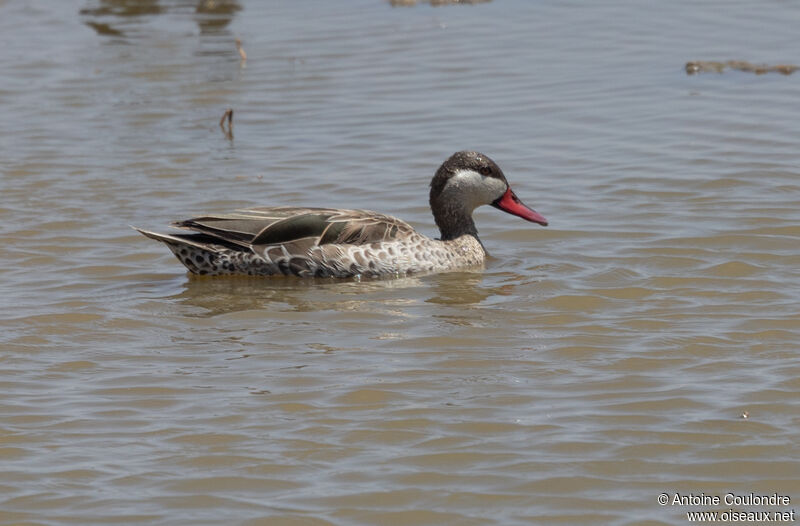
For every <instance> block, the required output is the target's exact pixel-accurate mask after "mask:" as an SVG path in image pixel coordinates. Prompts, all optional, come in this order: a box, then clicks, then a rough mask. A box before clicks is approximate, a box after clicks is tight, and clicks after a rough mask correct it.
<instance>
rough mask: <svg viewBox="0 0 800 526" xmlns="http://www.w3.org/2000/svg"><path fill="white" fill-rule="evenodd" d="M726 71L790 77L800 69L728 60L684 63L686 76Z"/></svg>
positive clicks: (789, 65)
mask: <svg viewBox="0 0 800 526" xmlns="http://www.w3.org/2000/svg"><path fill="white" fill-rule="evenodd" d="M726 69H735V70H738V71H747V72H750V73H755V74H756V75H763V74H765V73H769V72H773V71H774V72H776V73H780V74H782V75H791V74H792V73H794V72H795V71H797V70H798V69H800V68H798V66H795V65H793V64H777V65H775V66H769V65H767V64H752V63H750V62H747V61H744V60H729V61H727V62H714V61H710V60H693V61H690V62H687V63H686V74H687V75H696V74H697V73H722V72H723V71H725V70H726Z"/></svg>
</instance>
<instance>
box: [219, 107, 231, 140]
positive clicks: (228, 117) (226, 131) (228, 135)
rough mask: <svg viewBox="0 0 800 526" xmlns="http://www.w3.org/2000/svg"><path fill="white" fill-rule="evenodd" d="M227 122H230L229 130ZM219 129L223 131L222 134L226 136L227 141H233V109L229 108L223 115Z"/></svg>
mask: <svg viewBox="0 0 800 526" xmlns="http://www.w3.org/2000/svg"><path fill="white" fill-rule="evenodd" d="M226 120H227V121H228V127H227V128H226V127H225V121H226ZM219 127H220V129H222V133H224V134H225V138H226V139H233V108H228V109H227V110H225V113H223V114H222V118H221V119H220V120H219Z"/></svg>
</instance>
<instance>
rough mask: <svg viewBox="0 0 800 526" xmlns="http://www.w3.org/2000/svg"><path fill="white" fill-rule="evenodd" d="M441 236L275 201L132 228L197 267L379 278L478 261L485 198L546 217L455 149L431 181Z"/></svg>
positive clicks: (377, 218)
mask: <svg viewBox="0 0 800 526" xmlns="http://www.w3.org/2000/svg"><path fill="white" fill-rule="evenodd" d="M430 203H431V208H432V211H433V215H434V219H435V220H436V224H437V225H438V226H439V229H440V231H441V234H442V236H441V239H431V238H428V237H426V236H423V235H421V234H419V233H417V232H416V231H415V230H414V229H413V228H411V226H410V225H408V224H407V223H405V222H404V221H401V220H399V219H396V218H394V217H391V216H386V215H383V214H378V213H376V212H371V211H368V210H339V209H330V208H297V207H273V208H254V209H247V210H239V211H236V212H233V213H230V214H223V215H207V216H202V217H197V218H193V219H188V220H184V221H178V222H176V223H174V224H173V226H174V227H176V228H179V229H183V230H188V231H190V232H189V233H175V234H162V233H158V232H152V231H148V230H142V229H139V228H137V230H138V231H139V232H141V233H142V234H144V235H145V236H147V237H149V238H151V239H155V240H157V241H161V242H163V243H164V244H165V245H167V246H168V247H169V249H170V250H171V251H172V253H173V254H175V256H176V257H177V258H178V260H179V261H180V262H181V263H183V264H184V266H185V267H186V268H187V269H189V271H190V272H192V273H194V274H199V275H210V276H219V275H237V274H238V275H251V276H273V275H286V276H299V277H353V276H364V277H379V276H401V275H407V274H415V273H421V272H444V271H449V270H457V269H464V268H469V267H476V266H480V265H482V264H483V262H484V260H485V257H486V252H485V250H484V248H483V245H482V244H481V242H480V240H479V239H478V232H477V229H476V228H475V224H474V222H473V221H472V211H473V210H474V209H475V208H476V207H477V206H480V205H483V204H491V205H493V206H495V207H497V208H500V209H502V210H504V211H506V212H508V213H511V214H513V215H517V216H520V217H522V218H523V219H527V220H528V221H534V222H538V223H540V224H546V220H545V219H544V218H543V217H542V216H540V215H539V214H537V213H536V212H534V211H533V210H531V209H529V208H528V207H526V206H525V205H523V204H522V202H521V201H519V199H518V198H517V197H516V195H514V193H513V192H512V191H511V189H510V188H509V187H508V183H507V182H506V179H505V176H504V175H503V173H502V172H501V171H500V168H499V167H497V165H496V164H495V163H494V162H493V161H492V160H491V159H489V158H488V157H486V156H485V155H482V154H479V153H476V152H458V153H456V154H454V155H453V156H452V157H451V158H450V159H448V160H447V161H445V163H444V164H443V165H442V166H441V167H440V168H439V170H438V171H437V172H436V176H435V177H434V179H433V181H432V182H431V193H430Z"/></svg>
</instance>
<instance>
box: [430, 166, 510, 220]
mask: <svg viewBox="0 0 800 526" xmlns="http://www.w3.org/2000/svg"><path fill="white" fill-rule="evenodd" d="M506 189H507V186H506V183H504V182H503V181H501V180H500V179H497V178H495V177H486V176H483V175H481V174H479V173H478V172H476V171H474V170H459V171H458V172H456V173H455V175H453V177H451V178H450V179H448V181H447V184H445V187H444V191H443V192H442V193H443V194H444V193H446V194H449V195H450V198H451V199H459V200H461V201H462V202H464V203H465V204H467V205H468V206H469V208H471V209H472V210H474V209H475V208H477V207H479V206H481V205H488V204H491V203H493V202H494V201H495V200H497V199H499V198H500V197H502V196H503V194H504V193H506Z"/></svg>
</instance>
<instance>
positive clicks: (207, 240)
mask: <svg viewBox="0 0 800 526" xmlns="http://www.w3.org/2000/svg"><path fill="white" fill-rule="evenodd" d="M131 228H133V229H134V230H136V231H137V232H139V233H140V234H143V235H145V236H147V237H149V238H150V239H155V240H156V241H161V242H162V243H166V244H167V245H168V246H171V245H185V246H190V247H194V248H199V249H200V250H206V251H208V252H214V253H218V252H220V251H221V250H222V249H223V248H225V247H224V246H223V245H222V244H221V243H220V241H219V239H217V238H214V237H212V236H204V235H202V234H161V233H160V232H153V231H152V230H144V229H142V228H138V227H135V226H132V227H131Z"/></svg>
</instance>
